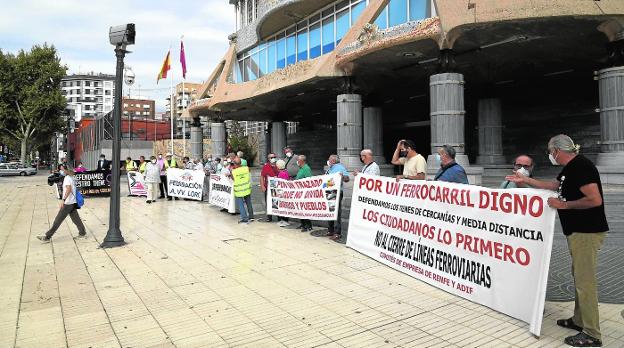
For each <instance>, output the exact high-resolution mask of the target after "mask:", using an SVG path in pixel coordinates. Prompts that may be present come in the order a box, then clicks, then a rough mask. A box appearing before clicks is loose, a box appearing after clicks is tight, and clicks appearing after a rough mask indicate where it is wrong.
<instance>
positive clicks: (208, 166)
mask: <svg viewBox="0 0 624 348" xmlns="http://www.w3.org/2000/svg"><path fill="white" fill-rule="evenodd" d="M204 172H206V175H210V174H215V173H216V172H217V169H216V166H215V162H213V161H212V157H210V156H209V157H208V158H206V162H204Z"/></svg>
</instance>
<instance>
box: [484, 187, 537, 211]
mask: <svg viewBox="0 0 624 348" xmlns="http://www.w3.org/2000/svg"><path fill="white" fill-rule="evenodd" d="M479 208H480V209H489V210H492V211H502V212H504V213H507V214H516V215H527V213H528V214H529V215H531V216H533V217H540V216H542V214H543V213H544V201H543V200H542V197H540V196H530V198H529V197H527V195H523V194H517V193H513V194H512V193H509V192H503V193H501V194H499V193H498V192H495V191H494V192H488V191H479Z"/></svg>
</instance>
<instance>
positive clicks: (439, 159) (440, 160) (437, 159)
mask: <svg viewBox="0 0 624 348" xmlns="http://www.w3.org/2000/svg"><path fill="white" fill-rule="evenodd" d="M435 160H436V162H438V163H442V158H441V157H440V154H439V153H436V155H435Z"/></svg>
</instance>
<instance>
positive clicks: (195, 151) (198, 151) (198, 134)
mask: <svg viewBox="0 0 624 348" xmlns="http://www.w3.org/2000/svg"><path fill="white" fill-rule="evenodd" d="M191 156H192V157H193V158H199V159H203V157H204V132H202V128H201V124H199V120H197V122H193V124H191Z"/></svg>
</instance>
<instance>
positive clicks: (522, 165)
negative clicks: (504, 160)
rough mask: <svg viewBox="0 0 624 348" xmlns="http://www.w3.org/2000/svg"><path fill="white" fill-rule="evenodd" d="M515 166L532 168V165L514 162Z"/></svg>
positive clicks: (517, 167) (516, 167)
mask: <svg viewBox="0 0 624 348" xmlns="http://www.w3.org/2000/svg"><path fill="white" fill-rule="evenodd" d="M514 168H515V169H520V168H524V169H531V166H530V165H528V164H520V163H514Z"/></svg>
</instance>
